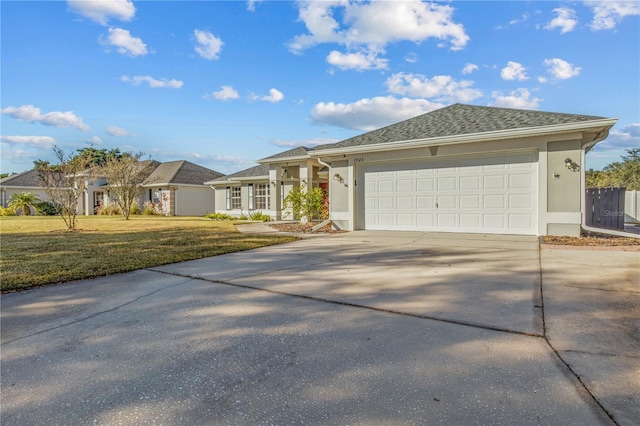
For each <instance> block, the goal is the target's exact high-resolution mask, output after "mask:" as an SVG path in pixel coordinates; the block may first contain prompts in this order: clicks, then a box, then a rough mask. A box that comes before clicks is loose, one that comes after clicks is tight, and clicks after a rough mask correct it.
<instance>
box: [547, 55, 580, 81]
mask: <svg viewBox="0 0 640 426" xmlns="http://www.w3.org/2000/svg"><path fill="white" fill-rule="evenodd" d="M544 64H545V65H546V66H547V71H549V73H550V74H551V75H553V76H554V77H555V78H557V79H558V80H566V79H568V78H571V77H575V76H577V75H578V74H580V70H582V68H580V67H574V66H573V65H571V64H570V63H569V62H567V61H565V60H562V59H559V58H553V59H545V60H544Z"/></svg>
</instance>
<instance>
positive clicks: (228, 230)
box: [0, 216, 296, 293]
mask: <svg viewBox="0 0 640 426" xmlns="http://www.w3.org/2000/svg"><path fill="white" fill-rule="evenodd" d="M78 224H79V226H78V227H79V230H78V231H76V232H69V231H66V230H65V225H64V222H63V221H62V219H61V218H60V217H42V216H36V217H25V216H15V217H1V218H0V279H1V281H0V289H1V291H2V292H3V293H5V292H10V291H18V290H26V289H29V288H32V287H36V286H42V285H48V284H54V283H60V282H66V281H71V280H78V279H85V278H94V277H99V276H105V275H110V274H116V273H120V272H127V271H133V270H135V269H141V268H149V267H152V266H158V265H164V264H168V263H175V262H182V261H185V260H192V259H200V258H203V257H209V256H216V255H219V254H225V253H232V252H236V251H242V250H250V249H254V248H257V247H263V246H268V245H273V244H280V243H285V242H290V241H293V240H295V239H296V238H295V237H289V236H282V235H272V234H270V235H247V234H241V233H240V232H238V231H237V230H236V228H235V226H234V225H233V223H231V222H219V221H211V220H207V219H204V218H199V217H162V216H132V217H131V218H130V220H128V221H125V220H123V219H122V218H121V217H114V216H82V217H80V218H79V221H78Z"/></svg>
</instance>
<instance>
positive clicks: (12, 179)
mask: <svg viewBox="0 0 640 426" xmlns="http://www.w3.org/2000/svg"><path fill="white" fill-rule="evenodd" d="M0 186H17V187H27V188H40V187H42V183H40V178H39V177H38V172H37V171H35V170H28V171H26V172H22V173H18V174H16V175H13V176H7V177H5V178H2V179H0Z"/></svg>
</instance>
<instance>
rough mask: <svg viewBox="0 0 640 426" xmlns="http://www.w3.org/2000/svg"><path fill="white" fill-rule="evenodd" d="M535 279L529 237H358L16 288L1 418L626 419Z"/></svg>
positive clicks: (6, 320)
mask: <svg viewBox="0 0 640 426" xmlns="http://www.w3.org/2000/svg"><path fill="white" fill-rule="evenodd" d="M549 274H551V272H549ZM540 277H541V274H540V256H539V251H538V244H537V240H536V238H532V237H513V236H512V237H508V236H485V235H445V234H426V233H413V232H406V233H391V232H388V233H387V232H353V233H347V234H339V235H332V236H327V237H320V238H313V239H306V240H301V241H297V242H294V243H290V244H285V245H280V246H271V247H265V248H262V249H257V250H252V251H247V252H241V253H234V254H229V255H224V256H218V257H214V258H207V259H201V260H196V261H190V262H183V263H179V264H173V265H166V266H162V267H157V268H152V269H148V270H141V271H136V272H133V273H128V274H121V275H116V276H112V277H104V278H100V279H95V280H87V281H80V282H74V283H69V284H65V285H60V286H52V287H48V288H42V289H36V290H33V291H28V292H23V293H16V294H8V295H5V296H3V299H2V313H1V315H2V318H1V319H2V375H1V379H2V383H1V384H2V414H1V418H0V420H1V422H2V424H3V425H11V424H16V425H18V424H19V425H24V424H86V423H90V422H91V423H97V424H152V423H155V424H332V425H333V424H366V425H375V424H525V425H527V424H531V425H534V424H535V425H537V424H558V425H568V424H569V425H570V424H576V425H578V424H579V425H584V424H613V423H614V422H613V421H612V419H611V417H614V416H613V414H612V413H611V412H607V411H606V409H603V407H602V406H601V404H600V405H599V403H598V401H596V399H594V397H593V394H591V393H590V392H589V391H588V389H587V388H585V386H583V383H580V381H579V380H578V379H577V378H576V376H575V374H574V373H573V372H572V371H571V369H570V368H569V367H568V366H567V365H566V364H565V362H563V360H562V359H561V358H560V357H559V356H558V354H557V353H556V352H555V351H554V350H553V349H552V348H551V347H550V346H549V344H548V343H547V341H546V340H545V338H544V336H543V335H544V322H543V311H544V310H543V300H542V299H543V298H542V294H541V291H540V289H541V286H540ZM545 297H548V296H546V295H545ZM545 300H546V299H545ZM631 356H633V354H632V355H631ZM632 398H633V396H632ZM621 406H622V408H621V411H620V413H621V414H619V417H620V418H621V419H623V422H624V420H625V419H626V418H625V417H624V416H623V414H624V413H625V410H624V404H621ZM614 418H615V419H616V420H617V418H618V417H614Z"/></svg>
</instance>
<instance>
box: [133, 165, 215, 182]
mask: <svg viewBox="0 0 640 426" xmlns="http://www.w3.org/2000/svg"><path fill="white" fill-rule="evenodd" d="M220 176H223V175H222V173H219V172H216V171H215V170H211V169H207V168H206V167H202V166H198V165H197V164H193V163H191V162H189V161H184V160H182V161H168V162H166V163H161V164H160V165H159V166H158V167H156V169H155V170H154V171H153V172H152V173H151V174H150V175H149V177H148V178H147V179H146V180H145V182H144V185H156V184H160V183H162V184H166V183H169V184H183V185H203V184H204V183H205V182H207V181H210V180H213V179H217V178H219V177H220Z"/></svg>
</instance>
